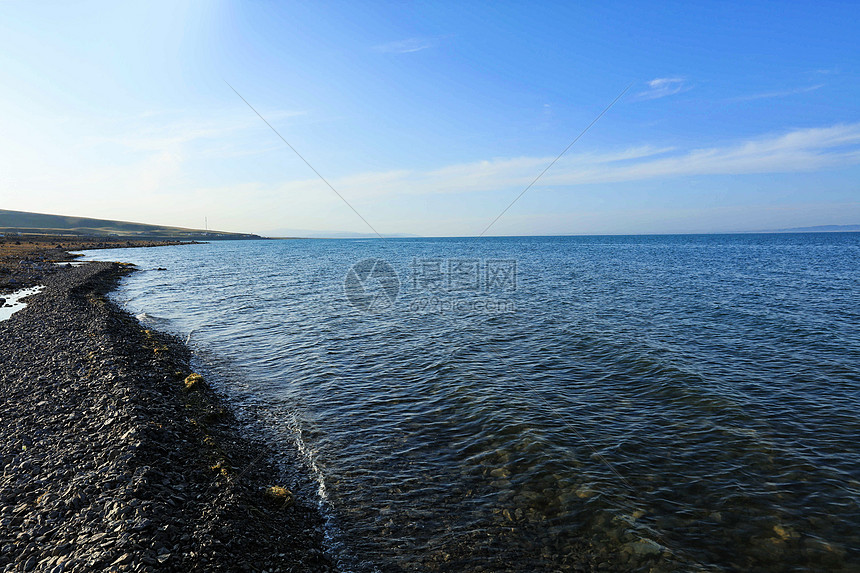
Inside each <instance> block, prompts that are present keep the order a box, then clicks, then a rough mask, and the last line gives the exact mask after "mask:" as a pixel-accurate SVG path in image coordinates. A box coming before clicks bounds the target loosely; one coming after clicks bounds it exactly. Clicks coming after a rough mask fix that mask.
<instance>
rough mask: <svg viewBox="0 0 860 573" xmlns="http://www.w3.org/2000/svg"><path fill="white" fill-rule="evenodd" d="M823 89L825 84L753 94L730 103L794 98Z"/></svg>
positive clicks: (733, 99)
mask: <svg viewBox="0 0 860 573" xmlns="http://www.w3.org/2000/svg"><path fill="white" fill-rule="evenodd" d="M823 87H824V84H816V85H814V86H807V87H803V88H796V89H792V90H782V91H774V92H764V93H758V94H752V95H748V96H741V97H736V98H732V99H731V100H730V101H752V100H757V99H770V98H777V97H787V96H792V95H797V94H805V93H809V92H814V91H815V90H817V89H821V88H823Z"/></svg>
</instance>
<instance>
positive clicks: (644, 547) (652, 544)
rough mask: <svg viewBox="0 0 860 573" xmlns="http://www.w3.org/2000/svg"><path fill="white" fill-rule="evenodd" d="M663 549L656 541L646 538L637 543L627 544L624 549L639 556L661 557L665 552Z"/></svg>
mask: <svg viewBox="0 0 860 573" xmlns="http://www.w3.org/2000/svg"><path fill="white" fill-rule="evenodd" d="M663 549H664V548H663V546H662V545H660V544H659V543H657V542H656V541H652V540H650V539H646V538H644V537H643V538H641V539H639V540H637V541H633V542H630V543H626V544H625V545H624V547H623V550H624V551H626V552H629V553H632V554H633V555H639V556H647V555H659V554H660V553H662V552H663Z"/></svg>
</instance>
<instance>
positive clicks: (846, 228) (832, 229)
mask: <svg viewBox="0 0 860 573" xmlns="http://www.w3.org/2000/svg"><path fill="white" fill-rule="evenodd" d="M856 231H860V225H818V226H817V227H792V228H791V229H776V230H772V231H765V232H766V233H846V232H847V233H850V232H856Z"/></svg>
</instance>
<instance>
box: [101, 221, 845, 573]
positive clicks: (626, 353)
mask: <svg viewBox="0 0 860 573" xmlns="http://www.w3.org/2000/svg"><path fill="white" fill-rule="evenodd" d="M88 258H90V259H96V260H122V261H128V262H133V263H135V264H137V265H138V266H139V267H140V268H141V269H142V271H141V272H138V273H135V274H133V275H131V276H130V277H128V278H127V279H125V280H124V282H123V285H122V286H121V288H120V289H119V290H118V291H117V293H116V294H115V296H116V298H117V300H118V301H119V302H121V304H122V305H123V306H124V307H125V308H127V309H128V310H129V311H131V312H132V313H134V314H136V315H139V316H140V318H141V319H142V320H143V322H145V323H147V324H148V325H149V326H155V327H157V328H160V329H163V330H167V331H171V332H174V333H177V334H178V335H180V336H181V337H182V338H183V339H187V338H189V337H190V346H191V347H192V348H193V349H194V350H195V353H196V356H197V361H198V366H199V367H200V368H202V369H203V370H204V372H205V374H207V376H208V377H209V379H210V380H212V382H213V383H214V384H215V385H216V386H217V387H219V388H220V389H221V390H222V391H223V392H224V393H226V394H227V395H228V396H230V397H231V398H232V400H233V401H234V402H235V403H236V404H237V405H238V407H239V410H240V413H241V415H242V416H243V417H244V418H245V419H246V420H248V421H249V423H252V424H253V425H255V427H257V428H258V429H260V431H262V432H264V433H266V434H267V436H268V437H269V438H270V440H271V442H272V443H275V444H279V446H277V447H278V449H279V451H281V452H282V453H283V455H284V459H287V460H289V459H292V457H294V456H296V455H298V457H299V459H300V461H301V464H302V465H301V468H302V471H303V472H304V473H305V475H306V476H308V477H307V479H305V480H300V482H297V483H296V484H295V485H294V487H296V488H299V489H300V490H301V491H302V492H303V494H304V495H305V496H306V498H308V499H313V500H316V501H317V502H318V503H319V504H320V505H321V507H322V509H323V511H324V513H325V515H326V517H327V522H328V535H329V543H330V549H331V551H332V554H333V555H334V556H335V558H336V559H337V560H338V561H339V562H340V565H341V567H342V568H343V569H344V570H349V571H361V572H364V571H451V572H462V571H552V570H562V571H564V570H576V569H578V568H583V569H591V568H598V567H599V568H602V569H605V570H640V571H649V570H654V571H675V570H704V571H719V570H761V571H790V570H797V571H800V570H808V569H821V570H825V569H826V570H845V571H849V570H851V571H857V570H858V569H860V506H858V504H860V447H858V438H860V420H858V413H860V373H858V365H860V328H858V324H860V294H858V293H860V235H858V234H809V235H722V236H720V235H711V236H648V237H566V238H491V239H426V240H425V239H404V240H387V241H384V242H383V241H378V240H374V241H358V240H355V241H326V240H290V241H250V242H216V243H212V244H208V245H197V246H182V247H165V248H154V249H125V250H113V251H94V252H90V253H89V254H88ZM368 258H378V259H382V260H384V261H386V262H388V263H389V264H390V265H391V269H393V271H394V272H395V273H396V275H397V278H398V279H399V289H398V290H397V292H396V298H394V302H393V304H391V305H390V306H388V302H389V301H390V300H392V298H393V296H392V295H393V291H392V290H390V289H391V284H392V282H391V280H389V279H386V278H385V276H381V275H379V274H378V273H377V274H370V275H366V271H367V269H368V268H370V269H371V270H372V271H373V269H374V268H375V269H376V271H373V272H377V271H379V272H381V271H383V270H385V268H386V267H385V266H384V265H382V264H381V265H378V266H376V267H373V266H371V267H367V266H364V267H362V266H360V267H359V268H358V270H359V273H358V275H356V276H357V277H358V282H357V283H356V280H355V277H353V280H352V282H349V281H348V285H349V286H350V288H351V289H352V290H348V291H345V289H344V280H345V278H346V277H347V275H348V272H349V269H350V268H351V267H352V265H354V264H355V263H358V262H359V261H362V260H365V259H368ZM512 262H515V264H516V274H515V281H513V280H512V279H513V278H514V277H513V276H512V274H511V273H510V272H508V271H512V270H513V269H512V266H513V265H512ZM158 267H164V268H166V269H167V270H165V271H158V270H155V269H156V268H158ZM361 269H365V272H364V273H362V272H361ZM499 269H502V271H504V272H502V273H501V274H498V273H496V271H498V270H499ZM475 271H476V272H475ZM490 271H492V273H491V272H490ZM506 273H507V274H506ZM476 277H477V280H475V279H476ZM434 278H435V279H441V282H438V283H436V284H435V285H434ZM363 279H366V280H365V282H363V283H362V282H361V281H362V280H363ZM470 281H471V282H470ZM356 284H358V286H359V289H360V288H361V286H362V285H364V286H365V287H366V288H367V291H366V293H367V294H369V295H378V297H377V298H375V299H372V298H364V299H362V298H360V297H355V296H353V298H352V300H350V298H349V297H348V296H347V294H352V295H355V294H356V292H357V291H356V290H355V286H356ZM395 286H396V285H395ZM386 289H389V290H386ZM358 294H360V292H359V293H358ZM367 301H370V302H372V303H373V304H372V306H371V308H370V309H369V310H367V309H365V308H363V307H362V305H364V304H365V303H366V302H367ZM353 303H355V304H353ZM295 452H298V454H295Z"/></svg>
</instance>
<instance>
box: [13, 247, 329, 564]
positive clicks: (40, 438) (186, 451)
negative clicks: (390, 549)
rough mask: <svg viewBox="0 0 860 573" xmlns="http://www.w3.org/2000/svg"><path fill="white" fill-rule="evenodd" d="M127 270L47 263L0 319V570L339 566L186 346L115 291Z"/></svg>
mask: <svg viewBox="0 0 860 573" xmlns="http://www.w3.org/2000/svg"><path fill="white" fill-rule="evenodd" d="M122 246H128V245H122ZM70 248H74V249H76V248H77V247H70ZM66 255H67V256H68V257H69V259H71V258H73V257H72V256H71V255H68V253H66ZM129 272H133V271H132V269H131V268H130V266H129V265H124V264H122V263H88V264H86V265H82V266H78V267H70V268H66V267H60V266H54V268H53V269H50V272H45V273H39V276H38V277H34V278H38V282H39V283H40V284H44V285H45V286H46V288H45V290H44V291H42V292H41V293H40V294H38V295H36V296H34V297H31V298H30V299H28V301H27V302H28V305H27V307H26V308H24V309H23V310H20V311H18V312H17V313H16V314H14V315H13V316H12V317H11V318H9V319H8V320H6V321H3V322H0V356H3V361H2V363H0V392H2V395H3V400H2V402H0V422H2V423H0V441H2V446H0V464H2V468H3V473H2V477H0V525H2V527H0V569H2V570H10V571H11V570H16V571H17V570H22V571H30V570H39V571H42V570H44V571H90V570H94V569H100V570H116V571H262V570H267V571H270V572H271V571H334V570H335V568H334V566H333V564H332V562H331V561H330V560H329V559H328V557H327V556H326V555H325V554H324V553H323V519H322V517H321V515H320V514H319V511H318V510H317V509H316V508H311V507H307V506H305V505H302V503H301V500H296V499H294V497H293V496H292V494H291V493H290V492H289V491H288V490H286V489H285V488H283V484H282V483H281V480H283V479H284V478H283V476H282V475H281V472H280V470H279V469H278V468H277V467H275V466H274V465H273V464H272V462H271V461H270V460H272V459H273V457H272V455H271V454H272V452H271V449H270V448H269V447H268V446H267V445H266V444H265V443H262V442H260V441H259V440H255V439H254V438H253V437H251V434H250V433H249V432H245V431H244V430H243V427H242V425H241V424H240V423H239V422H238V421H237V419H236V417H235V416H234V415H233V412H232V411H231V410H230V408H229V407H228V405H227V402H226V400H223V399H222V398H221V397H220V396H219V395H218V394H217V393H216V392H214V391H213V390H212V389H211V388H209V386H208V384H206V382H205V380H203V379H202V377H199V376H197V375H195V374H194V373H193V371H192V369H191V366H190V352H189V350H188V349H187V347H185V346H184V345H183V344H182V343H181V341H179V340H178V339H176V338H175V337H173V336H170V335H166V334H163V333H160V332H157V331H154V330H148V329H144V328H143V327H142V326H141V325H140V324H139V323H138V322H137V320H136V319H134V317H132V316H131V315H130V314H128V313H127V312H125V311H124V310H122V309H120V308H119V307H117V306H116V305H115V304H114V303H112V302H111V301H110V300H108V299H107V298H106V296H105V295H106V294H107V293H108V292H109V291H110V290H112V289H113V288H115V287H116V285H117V283H118V280H119V278H120V277H121V276H123V275H125V274H127V273H129ZM22 286H28V285H16V288H20V287H22Z"/></svg>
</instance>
